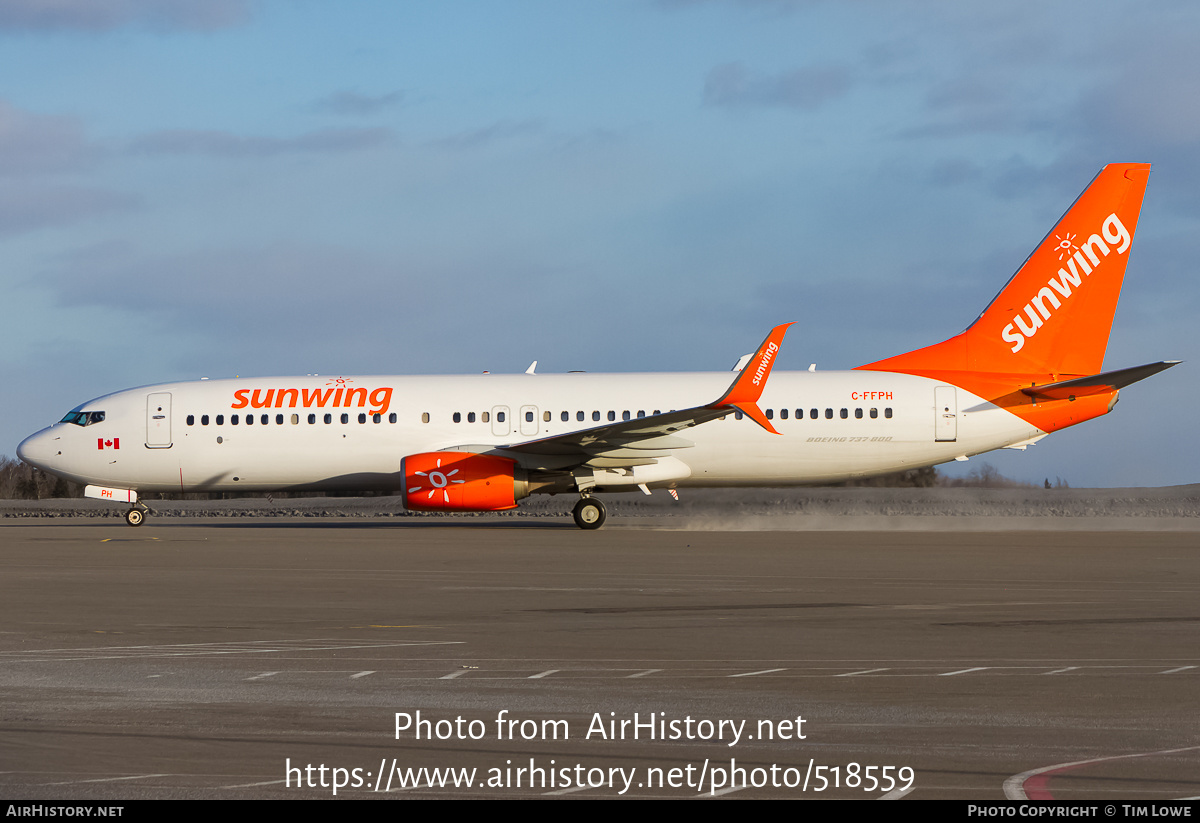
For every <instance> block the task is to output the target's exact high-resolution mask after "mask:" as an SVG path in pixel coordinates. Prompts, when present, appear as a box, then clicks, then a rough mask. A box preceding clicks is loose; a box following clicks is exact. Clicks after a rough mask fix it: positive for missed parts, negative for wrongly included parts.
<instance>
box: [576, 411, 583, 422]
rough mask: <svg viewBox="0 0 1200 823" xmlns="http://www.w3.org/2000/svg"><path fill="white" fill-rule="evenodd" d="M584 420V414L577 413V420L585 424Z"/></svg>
mask: <svg viewBox="0 0 1200 823" xmlns="http://www.w3.org/2000/svg"><path fill="white" fill-rule="evenodd" d="M583 418H584V414H583V412H581V411H577V412H575V419H576V420H578V421H579V422H580V423H582V422H583Z"/></svg>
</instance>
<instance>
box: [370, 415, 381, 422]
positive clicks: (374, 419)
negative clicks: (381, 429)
mask: <svg viewBox="0 0 1200 823" xmlns="http://www.w3.org/2000/svg"><path fill="white" fill-rule="evenodd" d="M371 422H372V423H382V422H383V415H382V414H373V415H371Z"/></svg>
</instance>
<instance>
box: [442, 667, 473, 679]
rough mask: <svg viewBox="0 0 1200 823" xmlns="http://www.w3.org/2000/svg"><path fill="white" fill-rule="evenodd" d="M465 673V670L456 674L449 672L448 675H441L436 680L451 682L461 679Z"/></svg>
mask: <svg viewBox="0 0 1200 823" xmlns="http://www.w3.org/2000/svg"><path fill="white" fill-rule="evenodd" d="M466 673H467V670H466V669H459V670H458V671H456V672H450V674H444V675H442V676H441V677H439V678H438V680H453V679H454V678H456V677H462V676H463V675H464V674H466Z"/></svg>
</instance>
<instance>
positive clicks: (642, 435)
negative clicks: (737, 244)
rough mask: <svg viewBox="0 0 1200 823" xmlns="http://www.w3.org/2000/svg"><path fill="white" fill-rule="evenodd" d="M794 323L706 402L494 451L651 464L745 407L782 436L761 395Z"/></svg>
mask: <svg viewBox="0 0 1200 823" xmlns="http://www.w3.org/2000/svg"><path fill="white" fill-rule="evenodd" d="M791 325H792V324H791V323H785V324H783V325H781V326H776V327H775V328H774V329H772V330H771V333H770V334H768V335H767V338H766V339H765V340H764V341H763V342H762V345H761V346H759V347H758V350H757V351H756V352H755V353H754V356H753V357H752V358H751V359H750V362H749V363H748V364H747V365H746V366H745V367H744V368H743V369H742V370H741V371H740V372H739V373H738V375H737V377H736V378H734V381H733V383H731V384H730V386H729V388H728V389H727V390H726V391H725V393H724V394H723V395H721V396H720V397H719V398H717V399H716V400H715V401H713V402H712V403H709V404H708V405H706V406H695V407H693V408H690V409H679V410H676V411H669V412H665V413H663V414H653V415H649V416H647V417H638V418H634V419H631V420H620V421H617V422H614V423H608V424H605V425H603V426H594V427H592V428H590V429H583V430H581V431H573V432H568V433H566V434H559V435H555V436H553V437H543V438H539V439H537V440H529V441H526V442H524V443H517V444H515V445H512V446H502V447H500V448H498V449H493V451H494V452H495V453H498V454H504V455H507V456H511V457H513V458H514V459H516V460H518V461H519V462H521V463H522V465H524V466H526V467H527V468H543V469H566V468H572V467H574V466H580V465H585V464H586V465H588V466H591V467H593V468H623V467H631V466H642V465H649V464H653V463H655V462H656V458H659V457H665V456H667V455H669V454H670V453H671V452H672V451H673V450H674V449H686V448H690V447H692V446H693V445H694V444H693V443H692V441H690V440H688V439H686V438H685V437H680V436H678V434H677V433H678V432H682V431H685V430H687V429H689V428H692V427H694V426H699V425H700V424H702V423H707V422H709V421H711V420H716V419H718V418H721V417H725V416H726V415H728V414H730V413H732V412H735V411H740V412H742V413H743V414H745V415H746V416H747V417H749V418H750V419H751V420H754V421H755V422H756V423H758V424H759V425H760V426H762V427H763V428H764V429H766V430H767V431H769V432H771V433H773V434H779V432H777V431H776V430H775V428H774V426H772V425H771V422H770V421H769V420H767V418H766V416H765V415H764V414H763V413H762V410H761V409H760V408H759V407H758V399H759V397H761V396H762V392H763V389H764V388H765V387H766V385H767V378H768V377H769V376H770V374H771V368H772V366H773V365H774V363H775V356H776V355H777V354H778V352H779V345H780V343H781V342H782V341H783V336H784V334H785V333H786V332H787V329H788V327H789V326H791Z"/></svg>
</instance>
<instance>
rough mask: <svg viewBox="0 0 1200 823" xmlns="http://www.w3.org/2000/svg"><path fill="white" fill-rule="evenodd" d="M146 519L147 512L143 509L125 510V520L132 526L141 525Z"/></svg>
mask: <svg viewBox="0 0 1200 823" xmlns="http://www.w3.org/2000/svg"><path fill="white" fill-rule="evenodd" d="M145 519H146V514H145V512H143V511H142V510H141V509H130V510H129V511H127V512H125V522H126V523H128V524H129V525H131V526H140V525H142V521H143V520H145Z"/></svg>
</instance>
